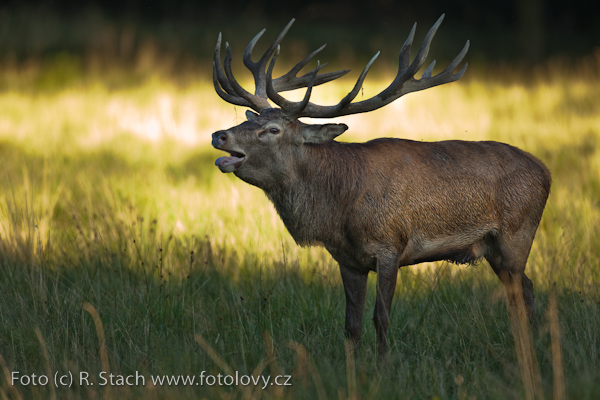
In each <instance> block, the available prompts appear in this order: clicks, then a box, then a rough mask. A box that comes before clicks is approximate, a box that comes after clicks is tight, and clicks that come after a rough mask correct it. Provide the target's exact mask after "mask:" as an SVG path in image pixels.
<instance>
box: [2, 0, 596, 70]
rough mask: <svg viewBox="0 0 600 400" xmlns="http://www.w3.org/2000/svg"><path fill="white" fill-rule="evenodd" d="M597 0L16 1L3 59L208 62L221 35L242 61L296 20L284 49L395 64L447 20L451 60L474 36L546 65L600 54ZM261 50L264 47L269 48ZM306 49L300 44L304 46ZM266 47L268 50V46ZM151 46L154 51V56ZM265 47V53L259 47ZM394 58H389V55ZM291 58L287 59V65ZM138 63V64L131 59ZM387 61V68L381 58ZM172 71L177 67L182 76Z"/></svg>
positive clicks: (479, 42)
mask: <svg viewBox="0 0 600 400" xmlns="http://www.w3.org/2000/svg"><path fill="white" fill-rule="evenodd" d="M594 3H596V2H595V1H593V0H569V1H564V0H508V1H481V0H461V1H454V2H447V1H443V0H429V1H427V2H415V1H398V0H370V1H365V0H360V1H359V0H335V1H331V2H323V1H318V0H308V1H302V2H298V1H281V0H224V1H212V2H206V1H194V0H178V1H174V0H105V1H98V0H50V1H30V0H12V1H4V2H2V3H0V62H3V61H4V62H6V60H9V61H10V62H12V63H15V62H16V63H19V62H23V61H24V60H30V59H38V60H40V59H41V60H44V59H52V58H53V57H56V55H57V54H62V55H64V54H69V55H73V56H76V57H80V56H82V57H81V58H82V59H84V60H85V59H86V57H87V58H89V57H91V56H90V54H94V55H95V58H96V61H97V63H101V62H102V61H103V60H104V62H106V63H114V64H119V63H120V64H123V63H124V64H125V65H126V64H127V63H128V62H131V60H135V62H137V63H139V60H140V57H141V56H140V54H142V52H145V53H144V54H147V53H148V52H150V53H152V54H154V58H155V59H156V58H165V57H163V56H165V55H168V56H169V57H168V58H169V59H170V60H171V62H172V63H173V64H176V65H179V66H181V68H184V66H185V65H188V66H190V65H195V66H196V67H197V66H198V65H200V66H202V65H206V66H207V67H210V63H209V61H210V58H211V57H212V50H213V48H214V43H215V39H216V36H217V34H218V32H220V31H222V32H223V34H224V35H225V40H228V41H229V42H230V43H231V44H232V46H234V52H238V53H239V55H241V51H242V48H243V46H245V44H246V43H247V42H248V41H249V40H250V38H252V37H253V36H254V35H255V34H256V33H257V32H258V31H259V30H260V29H261V28H263V27H266V28H267V30H268V33H267V35H266V36H265V39H263V40H264V41H265V43H266V42H267V41H269V40H272V38H273V37H274V35H275V34H276V33H277V32H278V31H279V30H280V29H281V28H282V27H283V26H284V25H285V24H286V23H287V21H289V19H290V18H292V17H294V18H296V20H297V22H296V24H295V26H294V27H293V29H292V30H291V31H290V33H289V34H288V37H287V38H286V41H285V42H284V44H283V47H284V48H285V47H286V46H287V47H288V50H289V48H292V52H295V51H296V50H297V51H298V52H305V51H309V50H312V48H314V47H317V46H319V45H320V44H322V43H324V42H327V43H328V44H329V48H328V49H327V52H328V53H327V61H332V60H333V61H334V63H335V60H343V61H345V62H348V61H349V62H355V61H356V62H360V63H362V62H364V60H366V59H368V58H369V57H371V55H372V54H373V53H374V52H375V51H377V50H382V53H383V57H380V60H379V61H378V63H381V62H383V63H385V62H390V63H393V62H395V60H396V55H397V51H398V50H399V47H400V46H401V44H402V43H403V42H404V40H405V38H406V35H407V34H408V32H409V30H410V27H411V25H412V23H413V22H415V21H418V23H419V25H418V31H417V38H416V41H419V40H422V38H423V36H424V34H425V33H426V32H427V29H429V27H430V26H431V24H433V22H435V20H436V19H437V18H438V17H439V16H440V15H441V14H442V13H446V19H445V21H444V24H443V25H442V27H441V29H440V31H439V32H438V35H437V36H436V39H435V40H434V45H433V49H432V51H435V54H436V57H437V58H438V59H441V60H447V59H450V58H452V57H453V56H454V55H455V54H457V52H458V51H459V50H460V48H461V47H462V45H463V44H464V42H465V41H466V40H467V39H470V40H471V50H470V51H469V56H468V58H469V62H479V63H481V64H486V63H487V64H495V63H498V62H500V63H515V62H518V63H523V64H525V65H527V64H531V63H539V62H544V61H546V60H548V59H549V58H562V59H566V60H569V59H575V58H578V57H581V56H586V55H589V54H593V53H594V52H596V54H598V50H597V49H598V46H600V24H598V23H596V21H595V20H596V18H597V16H598V15H597V12H596V11H595V8H596V7H594ZM261 45H262V42H261ZM298 46H300V47H298ZM259 47H260V46H259ZM149 49H150V50H149ZM258 50H260V49H258ZM386 52H387V53H386ZM285 57H286V55H285V53H284V52H282V60H284V61H282V62H285ZM128 60H129V61H128ZM382 60H383V61H382ZM173 68H175V67H173V66H171V68H170V69H171V70H173Z"/></svg>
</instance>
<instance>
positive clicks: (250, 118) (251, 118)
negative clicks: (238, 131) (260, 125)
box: [246, 110, 258, 121]
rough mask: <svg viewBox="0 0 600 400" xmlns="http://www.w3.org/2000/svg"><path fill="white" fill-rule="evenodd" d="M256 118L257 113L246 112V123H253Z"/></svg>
mask: <svg viewBox="0 0 600 400" xmlns="http://www.w3.org/2000/svg"><path fill="white" fill-rule="evenodd" d="M257 117H258V114H257V113H255V112H253V111H250V110H246V119H247V120H248V121H254V120H256V118H257Z"/></svg>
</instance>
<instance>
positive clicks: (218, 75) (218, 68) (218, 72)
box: [213, 32, 236, 95]
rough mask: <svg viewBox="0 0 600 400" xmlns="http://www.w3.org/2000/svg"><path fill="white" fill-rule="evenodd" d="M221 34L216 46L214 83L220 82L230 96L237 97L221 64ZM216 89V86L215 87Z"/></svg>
mask: <svg viewBox="0 0 600 400" xmlns="http://www.w3.org/2000/svg"><path fill="white" fill-rule="evenodd" d="M221 37H222V36H221V32H219V37H218V38H217V45H216V46H215V53H214V59H213V81H218V82H219V84H220V85H221V87H222V88H223V89H224V90H225V92H227V93H228V94H230V95H236V92H235V91H234V90H233V88H232V87H231V85H230V84H229V81H228V80H227V77H226V76H225V73H224V72H223V65H222V64H221ZM215 88H216V86H215ZM217 93H218V90H217Z"/></svg>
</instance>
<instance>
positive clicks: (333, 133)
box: [302, 124, 348, 143]
mask: <svg viewBox="0 0 600 400" xmlns="http://www.w3.org/2000/svg"><path fill="white" fill-rule="evenodd" d="M346 129H348V125H346V124H325V125H306V126H305V127H304V130H303V131H302V136H303V137H304V143H325V142H331V141H332V140H333V139H335V138H336V137H337V136H339V135H341V134H342V133H344V132H345V131H346Z"/></svg>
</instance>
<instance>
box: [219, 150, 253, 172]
mask: <svg viewBox="0 0 600 400" xmlns="http://www.w3.org/2000/svg"><path fill="white" fill-rule="evenodd" d="M245 159H246V155H245V154H243V153H239V152H237V151H230V152H229V157H227V156H225V157H219V158H217V159H216V160H215V165H216V166H217V167H219V169H220V170H221V172H234V171H236V170H237V169H238V168H239V167H240V165H242V163H243V162H244V160H245Z"/></svg>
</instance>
